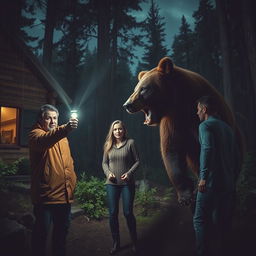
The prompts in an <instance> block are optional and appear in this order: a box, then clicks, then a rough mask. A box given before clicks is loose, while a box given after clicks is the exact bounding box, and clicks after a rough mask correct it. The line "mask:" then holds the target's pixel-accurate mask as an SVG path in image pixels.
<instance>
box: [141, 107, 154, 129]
mask: <svg viewBox="0 0 256 256" xmlns="http://www.w3.org/2000/svg"><path fill="white" fill-rule="evenodd" d="M142 111H143V112H144V114H145V121H144V124H146V125H151V124H152V111H151V110H150V109H142Z"/></svg>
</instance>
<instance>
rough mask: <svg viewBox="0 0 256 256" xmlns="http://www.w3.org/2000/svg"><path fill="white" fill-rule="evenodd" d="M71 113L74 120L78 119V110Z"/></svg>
mask: <svg viewBox="0 0 256 256" xmlns="http://www.w3.org/2000/svg"><path fill="white" fill-rule="evenodd" d="M70 113H71V118H72V119H77V117H78V114H77V110H76V109H73V110H71V112H70Z"/></svg>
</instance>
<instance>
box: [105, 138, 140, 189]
mask: <svg viewBox="0 0 256 256" xmlns="http://www.w3.org/2000/svg"><path fill="white" fill-rule="evenodd" d="M138 166H139V156H138V151H137V149H136V146H135V143H134V140H133V139H127V140H126V141H125V142H124V143H123V145H122V146H121V147H120V148H117V147H116V146H115V145H114V146H112V148H111V149H110V151H109V152H108V153H107V154H106V153H104V155H103V161H102V168H103V171H104V173H105V175H106V177H107V180H106V184H112V185H126V184H133V183H134V177H133V173H134V171H135V170H136V169H137V167H138ZM111 172H112V173H113V174H114V175H115V176H116V183H113V182H111V181H110V180H109V179H108V176H109V174H110V173H111ZM124 173H127V174H128V177H129V181H128V182H127V181H123V180H121V176H122V175H123V174H124Z"/></svg>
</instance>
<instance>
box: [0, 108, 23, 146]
mask: <svg viewBox="0 0 256 256" xmlns="http://www.w3.org/2000/svg"><path fill="white" fill-rule="evenodd" d="M2 107H4V108H15V109H16V134H14V136H15V135H16V143H15V144H2V143H1V142H0V149H17V148H21V146H20V132H21V130H20V129H21V108H20V107H18V106H11V105H5V104H3V105H2V104H0V108H2ZM0 122H1V113H0Z"/></svg>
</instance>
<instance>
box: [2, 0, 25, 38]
mask: <svg viewBox="0 0 256 256" xmlns="http://www.w3.org/2000/svg"><path fill="white" fill-rule="evenodd" d="M22 6H23V1H22V0H12V1H10V0H2V1H1V7H0V25H1V29H2V28H3V29H5V30H6V31H7V32H9V33H10V34H12V35H18V34H19V31H20V26H21V22H20V20H21V10H22Z"/></svg>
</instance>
